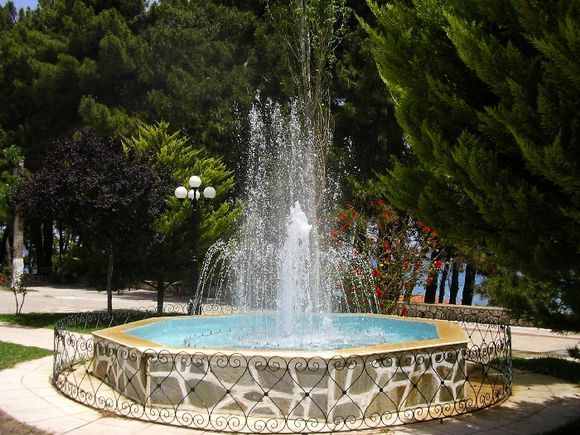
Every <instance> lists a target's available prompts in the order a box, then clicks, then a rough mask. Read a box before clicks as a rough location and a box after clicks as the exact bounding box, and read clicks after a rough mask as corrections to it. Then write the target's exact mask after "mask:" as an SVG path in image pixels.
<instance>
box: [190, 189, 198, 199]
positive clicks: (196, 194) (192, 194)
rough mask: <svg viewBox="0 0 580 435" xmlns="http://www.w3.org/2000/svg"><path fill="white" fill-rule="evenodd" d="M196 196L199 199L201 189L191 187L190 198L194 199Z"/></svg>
mask: <svg viewBox="0 0 580 435" xmlns="http://www.w3.org/2000/svg"><path fill="white" fill-rule="evenodd" d="M194 196H195V199H199V196H200V195H199V190H197V189H191V190H190V191H189V192H187V197H188V198H189V199H193V198H194Z"/></svg>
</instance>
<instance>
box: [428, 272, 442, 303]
mask: <svg viewBox="0 0 580 435" xmlns="http://www.w3.org/2000/svg"><path fill="white" fill-rule="evenodd" d="M437 275H439V274H438V273H437V272H435V273H433V274H429V278H428V280H429V281H431V283H430V284H427V287H426V288H425V303H426V304H434V303H435V297H436V296H437Z"/></svg>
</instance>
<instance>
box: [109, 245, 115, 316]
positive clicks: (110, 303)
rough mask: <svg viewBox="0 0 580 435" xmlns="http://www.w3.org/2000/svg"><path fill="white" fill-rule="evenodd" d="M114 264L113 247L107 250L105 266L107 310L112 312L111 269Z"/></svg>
mask: <svg viewBox="0 0 580 435" xmlns="http://www.w3.org/2000/svg"><path fill="white" fill-rule="evenodd" d="M114 266H115V256H114V253H113V248H111V250H110V251H109V265H108V267H107V311H108V313H109V315H112V314H113V270H114Z"/></svg>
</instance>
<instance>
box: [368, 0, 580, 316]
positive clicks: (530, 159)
mask: <svg viewBox="0 0 580 435" xmlns="http://www.w3.org/2000/svg"><path fill="white" fill-rule="evenodd" d="M371 7H372V9H373V12H374V14H375V16H376V18H377V21H378V27H377V28H376V29H372V28H370V27H369V26H368V25H367V26H366V28H367V30H368V32H369V34H370V36H371V39H372V41H373V44H374V52H373V54H374V57H375V60H376V62H377V66H378V69H379V72H380V74H381V77H382V78H383V81H384V82H385V84H386V85H387V87H388V89H389V91H390V93H391V95H392V98H393V100H394V102H395V105H396V116H397V119H398V121H399V123H400V125H401V127H402V128H403V130H404V132H405V138H406V140H407V141H408V143H409V144H410V146H411V147H412V150H413V152H414V154H415V156H416V158H417V162H416V164H412V165H406V166H403V165H399V166H398V167H397V168H396V169H395V170H394V171H392V172H391V173H390V174H388V175H386V176H384V177H383V181H384V183H385V184H386V186H387V189H388V191H389V196H390V199H391V201H393V202H394V203H395V204H396V205H398V206H400V207H404V208H408V207H415V208H417V209H419V211H420V213H421V215H422V216H423V217H424V218H425V219H426V220H427V221H428V222H430V223H431V224H432V225H433V226H434V227H435V228H436V229H437V230H438V231H439V232H440V233H441V234H442V235H443V236H445V237H446V238H447V239H449V240H450V241H452V242H454V243H459V244H470V245H472V246H475V247H479V248H481V249H482V250H485V251H487V252H489V253H490V254H491V255H493V256H494V257H495V258H496V260H497V261H498V262H499V263H500V264H501V265H503V266H505V267H507V268H508V269H510V270H512V271H517V272H519V273H522V274H524V275H526V276H529V277H530V278H532V279H534V280H537V281H538V282H544V283H551V284H552V285H553V286H554V287H555V288H557V289H558V292H557V296H556V297H557V298H558V299H559V300H560V301H561V302H562V303H563V304H560V305H559V309H560V311H559V312H551V313H550V315H551V316H557V315H559V314H562V313H564V312H566V311H567V310H571V311H572V312H574V313H576V314H578V313H580V301H579V298H578V297H576V295H577V294H578V293H579V292H580V278H579V276H580V251H578V246H579V245H580V193H579V192H580V153H579V152H578V151H579V149H580V145H579V137H578V129H579V124H580V117H579V116H578V114H579V113H580V29H579V28H578V26H577V23H578V19H579V18H580V1H579V0H553V1H546V2H537V1H533V0H474V1H470V2H465V1H462V0H438V1H434V0H412V1H411V0H407V1H403V0H395V1H393V2H390V3H389V4H387V5H385V6H383V7H378V6H376V5H375V4H371ZM538 294H541V292H539V293H538Z"/></svg>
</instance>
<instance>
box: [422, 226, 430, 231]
mask: <svg viewBox="0 0 580 435" xmlns="http://www.w3.org/2000/svg"><path fill="white" fill-rule="evenodd" d="M423 231H425V233H428V232H429V231H431V227H430V226H428V225H427V226H426V227H425V228H423Z"/></svg>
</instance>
